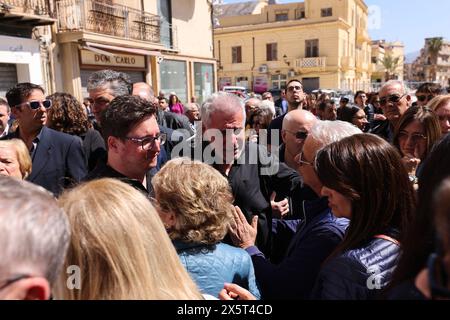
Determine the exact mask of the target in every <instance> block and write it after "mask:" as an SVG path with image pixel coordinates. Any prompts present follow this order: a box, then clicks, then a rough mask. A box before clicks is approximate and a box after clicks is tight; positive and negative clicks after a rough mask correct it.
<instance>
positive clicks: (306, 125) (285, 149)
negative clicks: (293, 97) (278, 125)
mask: <svg viewBox="0 0 450 320" xmlns="http://www.w3.org/2000/svg"><path fill="white" fill-rule="evenodd" d="M316 121H317V118H316V117H315V116H314V115H313V114H312V113H311V112H309V111H306V110H299V109H297V110H292V111H291V112H289V113H287V114H286V116H285V117H284V119H283V126H282V130H281V138H282V140H283V144H282V145H281V146H280V160H281V161H282V162H285V163H286V165H287V166H288V167H290V168H292V169H294V170H296V169H297V167H298V165H297V163H296V162H295V160H294V158H295V157H296V156H297V155H298V154H299V153H300V152H302V149H303V144H304V143H305V139H306V137H307V136H308V133H309V131H310V130H311V128H312V126H313V125H314V124H315V123H316Z"/></svg>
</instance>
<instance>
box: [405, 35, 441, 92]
mask: <svg viewBox="0 0 450 320" xmlns="http://www.w3.org/2000/svg"><path fill="white" fill-rule="evenodd" d="M432 39H433V38H428V39H425V46H424V47H423V48H422V49H421V50H420V55H419V57H417V59H416V60H415V61H414V62H413V63H412V64H411V66H410V69H409V73H408V76H409V77H410V78H409V80H410V81H415V82H424V81H426V82H437V83H439V84H441V86H443V87H444V88H446V87H448V88H450V41H446V40H444V39H442V46H441V49H440V50H439V52H438V53H437V55H436V57H433V56H432V54H430V52H429V50H428V43H429V41H430V40H432Z"/></svg>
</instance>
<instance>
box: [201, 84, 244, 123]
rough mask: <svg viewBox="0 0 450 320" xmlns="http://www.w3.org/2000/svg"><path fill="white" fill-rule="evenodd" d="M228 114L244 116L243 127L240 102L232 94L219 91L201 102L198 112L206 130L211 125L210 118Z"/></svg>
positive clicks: (242, 106)
mask: <svg viewBox="0 0 450 320" xmlns="http://www.w3.org/2000/svg"><path fill="white" fill-rule="evenodd" d="M217 112H219V113H230V112H235V113H238V112H241V113H242V114H243V115H244V120H243V121H244V125H245V108H244V105H243V103H242V101H241V100H240V99H239V98H238V97H237V96H236V95H234V94H232V93H228V92H223V91H219V92H216V93H213V94H212V95H210V96H209V97H208V98H207V99H206V100H205V102H203V104H202V106H201V110H200V114H201V116H202V121H203V122H204V126H206V128H208V127H209V125H210V123H211V116H212V115H213V114H215V113H217Z"/></svg>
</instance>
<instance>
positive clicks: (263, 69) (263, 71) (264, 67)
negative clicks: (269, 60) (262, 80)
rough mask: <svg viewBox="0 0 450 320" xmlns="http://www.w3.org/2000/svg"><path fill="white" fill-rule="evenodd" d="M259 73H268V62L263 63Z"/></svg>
mask: <svg viewBox="0 0 450 320" xmlns="http://www.w3.org/2000/svg"><path fill="white" fill-rule="evenodd" d="M258 71H259V73H267V72H268V71H269V68H268V67H267V64H262V65H260V66H259V68H258Z"/></svg>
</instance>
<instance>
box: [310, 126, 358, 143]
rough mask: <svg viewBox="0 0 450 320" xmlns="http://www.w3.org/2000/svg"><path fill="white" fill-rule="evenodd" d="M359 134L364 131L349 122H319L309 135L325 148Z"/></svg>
mask: <svg viewBox="0 0 450 320" xmlns="http://www.w3.org/2000/svg"><path fill="white" fill-rule="evenodd" d="M359 133H362V131H361V130H360V129H358V128H357V127H356V126H354V125H352V124H351V123H349V122H345V121H340V120H336V121H328V120H325V121H322V120H318V121H317V122H316V123H315V124H314V125H313V127H312V128H311V131H310V133H309V135H310V136H311V137H312V138H313V139H314V140H316V141H317V142H318V143H319V144H321V146H322V147H324V146H327V145H329V144H331V143H333V142H336V141H340V140H342V139H344V138H346V137H349V136H352V135H354V134H359Z"/></svg>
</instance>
